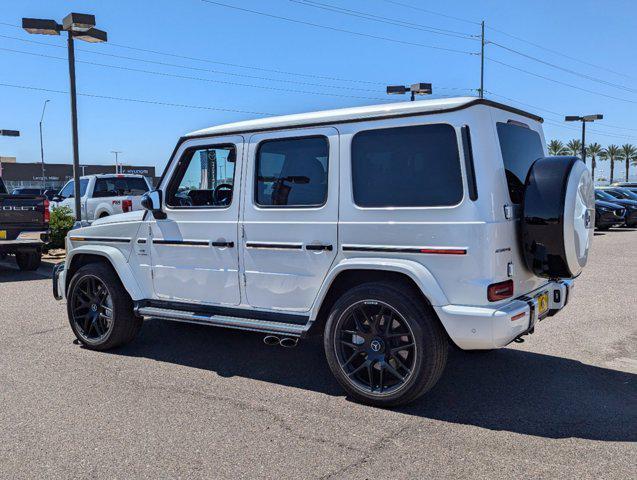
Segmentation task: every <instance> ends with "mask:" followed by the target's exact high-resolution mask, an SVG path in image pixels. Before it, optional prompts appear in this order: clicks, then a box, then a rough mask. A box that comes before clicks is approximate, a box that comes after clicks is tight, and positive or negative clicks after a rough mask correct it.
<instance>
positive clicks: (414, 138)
mask: <svg viewBox="0 0 637 480" xmlns="http://www.w3.org/2000/svg"><path fill="white" fill-rule="evenodd" d="M352 181H353V185H352V187H353V191H354V192H353V193H354V202H355V203H356V205H359V206H361V207H369V208H379V207H438V206H451V205H456V204H457V203H459V202H460V201H461V200H462V194H463V186H462V174H461V172H460V155H459V153H458V140H457V137H456V131H455V130H454V128H453V127H452V126H451V125H446V124H436V125H418V126H413V127H396V128H382V129H377V130H367V131H362V132H359V133H357V134H356V135H355V136H354V138H353V139H352Z"/></svg>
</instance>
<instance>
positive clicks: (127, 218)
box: [91, 210, 146, 225]
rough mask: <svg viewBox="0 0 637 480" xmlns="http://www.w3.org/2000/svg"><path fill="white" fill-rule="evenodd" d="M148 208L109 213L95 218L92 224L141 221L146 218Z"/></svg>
mask: <svg viewBox="0 0 637 480" xmlns="http://www.w3.org/2000/svg"><path fill="white" fill-rule="evenodd" d="M144 213H146V210H135V211H132V212H127V213H119V214H117V215H109V216H108V217H102V218H98V219H97V220H95V221H94V222H93V223H92V224H91V225H107V224H109V223H122V222H141V221H142V219H143V218H144Z"/></svg>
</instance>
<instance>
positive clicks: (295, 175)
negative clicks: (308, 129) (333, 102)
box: [255, 137, 329, 207]
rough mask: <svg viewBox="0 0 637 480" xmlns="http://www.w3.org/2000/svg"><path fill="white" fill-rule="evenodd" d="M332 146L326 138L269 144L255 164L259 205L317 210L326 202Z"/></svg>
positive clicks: (268, 141) (262, 146)
mask: <svg viewBox="0 0 637 480" xmlns="http://www.w3.org/2000/svg"><path fill="white" fill-rule="evenodd" d="M328 155H329V144H328V141H327V138H326V137H304V138H289V139H287V138H286V139H280V140H266V141H264V142H262V143H261V144H260V145H259V151H258V153H257V163H256V174H257V178H256V182H255V186H256V192H255V200H256V203H257V205H259V206H262V207H279V206H280V207H284V206H285V207H317V206H321V205H323V204H324V203H325V201H326V200H327V171H328Z"/></svg>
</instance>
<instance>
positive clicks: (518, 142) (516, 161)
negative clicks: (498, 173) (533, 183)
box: [496, 122, 544, 203]
mask: <svg viewBox="0 0 637 480" xmlns="http://www.w3.org/2000/svg"><path fill="white" fill-rule="evenodd" d="M496 127H497V129H498V139H499V140H500V150H501V151H502V160H503V161H504V168H505V171H506V177H507V184H508V187H509V196H510V197H511V201H512V202H513V203H522V200H523V198H524V183H525V182H526V176H527V175H528V173H529V170H530V168H531V165H532V164H533V162H535V161H536V160H537V159H538V158H542V157H543V156H544V149H543V148H542V139H541V138H540V135H539V134H538V133H537V132H536V131H534V130H531V129H530V128H528V127H527V126H523V125H518V124H515V123H510V122H509V123H502V122H498V123H497V125H496Z"/></svg>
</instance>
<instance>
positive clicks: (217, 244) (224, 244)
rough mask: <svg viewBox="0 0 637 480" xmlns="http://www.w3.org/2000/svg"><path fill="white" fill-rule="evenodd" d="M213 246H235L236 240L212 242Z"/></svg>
mask: <svg viewBox="0 0 637 480" xmlns="http://www.w3.org/2000/svg"><path fill="white" fill-rule="evenodd" d="M212 246H213V247H217V248H233V247H234V242H212Z"/></svg>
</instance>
